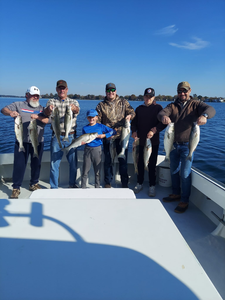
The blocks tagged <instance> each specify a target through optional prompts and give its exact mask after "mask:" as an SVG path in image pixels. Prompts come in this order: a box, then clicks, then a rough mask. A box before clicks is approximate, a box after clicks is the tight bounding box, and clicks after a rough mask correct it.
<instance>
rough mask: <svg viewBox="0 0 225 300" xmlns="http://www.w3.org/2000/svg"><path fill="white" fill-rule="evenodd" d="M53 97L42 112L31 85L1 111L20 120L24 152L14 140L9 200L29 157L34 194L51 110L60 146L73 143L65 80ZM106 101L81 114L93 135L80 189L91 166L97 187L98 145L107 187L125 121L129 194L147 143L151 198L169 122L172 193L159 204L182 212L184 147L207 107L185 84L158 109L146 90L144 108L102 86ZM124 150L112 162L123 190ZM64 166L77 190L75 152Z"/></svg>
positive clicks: (186, 171)
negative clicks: (135, 147) (132, 152)
mask: <svg viewBox="0 0 225 300" xmlns="http://www.w3.org/2000/svg"><path fill="white" fill-rule="evenodd" d="M56 92H57V97H55V98H53V99H49V100H48V102H47V104H46V107H42V106H41V105H40V103H39V98H40V90H39V89H38V88H37V87H35V86H32V87H30V88H28V90H27V92H26V95H25V97H26V100H25V101H23V102H14V103H12V104H10V105H8V106H6V107H4V108H3V109H2V110H1V112H2V113H3V114H4V115H6V116H10V117H12V118H15V117H17V116H18V115H20V116H21V117H22V122H23V144H24V149H25V151H24V152H23V151H19V150H20V149H19V143H18V141H17V140H16V142H15V149H14V167H13V185H12V186H13V191H12V195H11V197H10V198H18V196H19V194H20V187H21V185H22V181H23V177H24V173H25V169H26V165H27V161H28V157H29V155H30V156H31V179H30V187H29V189H30V190H31V191H34V190H37V189H40V188H41V187H40V186H39V184H38V181H39V175H40V168H41V158H42V154H43V149H44V144H43V133H44V127H45V125H46V124H47V123H48V122H49V119H50V116H51V114H52V111H53V110H54V109H55V108H56V107H57V108H58V111H59V117H60V141H61V146H62V148H66V147H67V146H69V145H70V144H71V143H72V141H73V140H74V138H76V127H77V116H78V114H79V112H80V107H79V103H78V101H77V100H75V99H71V98H69V97H67V94H68V86H67V82H66V81H65V80H59V81H57V83H56ZM105 92H106V96H105V98H104V100H103V101H101V102H100V103H99V104H98V105H97V107H96V109H90V110H88V112H87V119H88V125H86V126H84V127H83V129H82V133H83V134H89V133H97V134H98V135H97V137H96V139H95V140H93V141H91V142H90V143H87V144H86V145H85V149H84V160H83V171H82V180H81V187H82V188H86V183H87V178H88V173H89V171H90V168H91V163H93V167H94V172H95V187H96V188H99V187H100V166H101V156H102V145H103V151H104V157H105V160H104V182H105V185H104V187H105V188H111V183H112V180H113V167H112V159H111V154H110V140H111V139H112V138H113V140H114V143H115V148H116V153H117V155H118V154H119V153H120V152H121V150H122V145H121V143H120V139H121V130H122V129H121V128H122V126H123V125H124V122H125V120H128V121H129V122H130V121H131V131H132V137H133V138H134V140H137V139H139V159H138V175H137V185H136V186H135V188H134V192H135V193H138V192H139V191H141V190H142V188H143V181H144V157H143V152H144V145H145V141H146V138H149V139H151V143H152V153H151V156H150V159H149V164H148V170H149V172H148V174H149V196H150V197H154V196H155V185H156V163H157V155H158V148H159V132H160V131H162V130H163V129H164V128H165V127H166V126H167V125H168V124H169V123H171V122H173V123H174V128H175V137H174V149H173V150H172V151H171V153H170V170H171V178H172V194H171V195H169V196H168V197H165V198H163V201H164V202H172V201H179V204H178V205H177V207H176V208H175V212H178V213H183V212H185V211H186V209H187V208H188V202H189V196H190V191H191V166H192V161H193V156H192V160H191V161H189V160H186V157H187V156H188V153H189V149H188V142H189V136H190V133H191V128H192V124H193V122H197V124H198V125H204V124H205V123H206V122H207V119H210V118H212V117H213V116H214V115H215V110H214V108H213V107H211V106H209V105H207V104H205V103H204V102H201V101H197V100H193V99H192V97H191V95H190V94H191V87H190V84H189V83H188V82H181V83H179V84H178V86H177V98H176V100H175V101H174V102H172V103H170V104H169V105H167V107H166V108H164V109H163V108H162V106H161V105H159V104H157V103H156V102H155V90H154V89H153V88H147V89H145V91H144V103H143V104H142V105H140V106H138V107H137V108H136V110H135V111H134V109H133V108H132V106H131V105H130V103H129V102H128V101H127V100H125V99H122V98H120V97H119V96H118V95H117V90H116V86H115V84H114V83H108V84H106V89H105ZM67 106H70V107H71V110H72V127H71V131H70V133H69V136H68V140H67V139H64V137H65V128H64V116H65V113H66V108H67ZM31 119H36V120H37V127H38V141H39V146H38V156H39V157H35V156H34V155H33V154H34V152H33V148H32V145H31V140H30V138H29V134H28V125H29V121H30V120H31ZM51 129H52V139H51V147H50V153H51V166H50V186H51V188H52V189H57V188H58V180H59V167H60V162H61V160H62V157H63V151H62V150H61V149H62V148H61V147H60V145H59V142H58V139H57V137H56V134H55V133H54V130H53V128H51ZM127 155H128V149H126V151H125V159H124V158H120V157H119V158H118V161H119V174H120V178H121V184H122V187H123V188H128V181H129V180H128V179H129V177H128V171H127ZM66 157H67V160H68V163H69V188H78V184H77V181H76V178H77V149H76V148H72V149H71V150H70V151H69V152H68V153H67V155H66Z"/></svg>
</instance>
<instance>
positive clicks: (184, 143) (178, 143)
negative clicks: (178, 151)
mask: <svg viewBox="0 0 225 300" xmlns="http://www.w3.org/2000/svg"><path fill="white" fill-rule="evenodd" d="M174 143H175V144H177V145H186V144H188V142H174Z"/></svg>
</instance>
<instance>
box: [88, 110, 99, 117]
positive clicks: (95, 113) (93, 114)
mask: <svg viewBox="0 0 225 300" xmlns="http://www.w3.org/2000/svg"><path fill="white" fill-rule="evenodd" d="M97 115H98V113H97V111H96V110H95V109H90V110H88V111H87V117H95V116H97Z"/></svg>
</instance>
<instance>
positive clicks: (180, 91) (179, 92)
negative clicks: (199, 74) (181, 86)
mask: <svg viewBox="0 0 225 300" xmlns="http://www.w3.org/2000/svg"><path fill="white" fill-rule="evenodd" d="M177 92H178V94H182V93H184V94H187V92H188V91H187V90H178V91H177Z"/></svg>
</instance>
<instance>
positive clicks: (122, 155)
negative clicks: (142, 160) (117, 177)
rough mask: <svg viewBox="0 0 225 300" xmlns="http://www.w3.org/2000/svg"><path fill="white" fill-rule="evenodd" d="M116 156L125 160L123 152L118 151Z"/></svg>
mask: <svg viewBox="0 0 225 300" xmlns="http://www.w3.org/2000/svg"><path fill="white" fill-rule="evenodd" d="M118 158H123V159H124V160H125V159H126V155H125V154H123V153H120V154H119V155H118Z"/></svg>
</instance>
